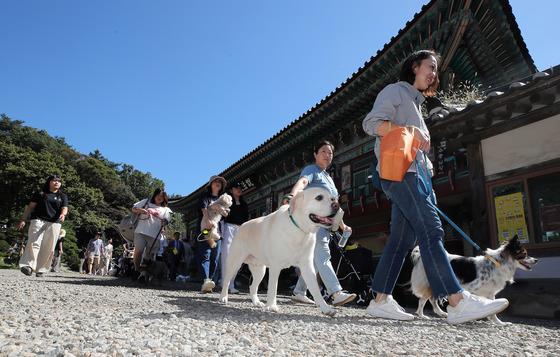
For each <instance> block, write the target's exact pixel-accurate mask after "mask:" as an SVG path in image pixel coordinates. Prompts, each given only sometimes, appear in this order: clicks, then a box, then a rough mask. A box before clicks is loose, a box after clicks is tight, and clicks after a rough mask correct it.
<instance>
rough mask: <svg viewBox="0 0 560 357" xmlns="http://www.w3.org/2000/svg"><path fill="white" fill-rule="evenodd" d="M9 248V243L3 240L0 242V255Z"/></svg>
mask: <svg viewBox="0 0 560 357" xmlns="http://www.w3.org/2000/svg"><path fill="white" fill-rule="evenodd" d="M10 247H11V246H10V243H8V242H6V241H5V240H0V254H6V253H7V252H8V250H9V249H10Z"/></svg>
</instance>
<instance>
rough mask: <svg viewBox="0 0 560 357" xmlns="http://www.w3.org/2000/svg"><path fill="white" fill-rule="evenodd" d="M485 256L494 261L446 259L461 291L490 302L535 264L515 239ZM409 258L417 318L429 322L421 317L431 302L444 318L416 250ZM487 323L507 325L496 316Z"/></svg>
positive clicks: (435, 311) (480, 256)
mask: <svg viewBox="0 0 560 357" xmlns="http://www.w3.org/2000/svg"><path fill="white" fill-rule="evenodd" d="M486 255H487V256H490V257H491V258H493V259H491V258H488V257H486V256H485V255H479V256H476V257H463V256H460V255H454V254H449V253H447V258H448V259H449V262H450V263H451V267H452V268H453V271H454V272H455V275H456V276H457V279H458V280H459V283H460V284H461V286H462V287H463V289H465V290H467V291H469V292H471V293H473V294H476V295H479V296H483V297H485V298H488V299H492V300H493V299H494V298H495V296H496V294H498V293H499V292H500V291H502V290H503V289H504V288H505V287H506V284H507V283H513V276H514V274H515V271H516V270H517V269H518V268H519V269H521V270H525V271H529V270H531V269H532V268H533V266H534V265H535V264H536V263H537V261H538V259H535V258H532V257H530V256H528V255H527V250H526V249H525V248H524V247H523V246H522V245H521V244H520V243H519V239H518V237H517V235H516V236H514V237H513V238H511V239H510V240H509V241H508V242H507V243H505V244H503V245H502V246H500V247H499V248H498V249H487V250H486ZM411 258H412V263H413V264H414V268H413V269H412V275H411V278H410V284H411V290H412V293H413V294H414V295H415V296H416V297H418V298H419V299H420V301H418V309H417V310H416V314H417V315H418V317H420V318H428V317H427V316H425V315H424V306H425V305H426V302H427V301H430V303H431V304H432V307H433V309H434V313H435V314H436V315H438V316H440V317H444V316H447V313H445V312H444V311H443V310H442V309H441V308H440V307H439V305H438V304H437V302H436V300H435V299H434V297H433V295H432V289H431V287H430V283H429V282H428V278H427V276H426V272H425V271H424V265H423V264H422V259H420V258H421V257H420V249H419V247H418V246H416V247H415V248H414V250H413V251H412V254H411ZM492 260H494V261H492ZM488 319H489V320H490V321H492V322H494V323H496V324H498V325H505V324H506V323H504V322H502V321H500V319H498V317H497V316H496V315H493V316H489V317H488Z"/></svg>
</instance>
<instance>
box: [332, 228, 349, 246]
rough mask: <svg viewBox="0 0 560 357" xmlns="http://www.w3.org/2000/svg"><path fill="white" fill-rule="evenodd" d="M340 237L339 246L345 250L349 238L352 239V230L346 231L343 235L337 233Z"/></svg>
mask: <svg viewBox="0 0 560 357" xmlns="http://www.w3.org/2000/svg"><path fill="white" fill-rule="evenodd" d="M336 234H337V235H338V246H339V247H340V248H344V246H345V245H346V242H348V238H350V236H351V235H352V231H351V230H345V231H343V232H342V234H340V233H336Z"/></svg>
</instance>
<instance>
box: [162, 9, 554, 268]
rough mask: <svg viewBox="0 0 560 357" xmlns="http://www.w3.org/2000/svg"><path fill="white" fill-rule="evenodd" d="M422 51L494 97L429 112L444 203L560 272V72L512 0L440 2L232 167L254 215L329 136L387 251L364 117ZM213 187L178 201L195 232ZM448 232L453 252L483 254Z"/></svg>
mask: <svg viewBox="0 0 560 357" xmlns="http://www.w3.org/2000/svg"><path fill="white" fill-rule="evenodd" d="M418 49H434V50H436V51H437V52H438V53H440V54H441V56H442V61H441V64H440V81H441V84H440V89H442V90H443V91H445V90H447V89H450V88H453V86H455V85H457V84H458V83H467V82H468V83H470V84H471V85H472V86H474V87H476V88H479V90H480V93H481V94H482V98H481V99H480V100H477V101H472V102H470V103H468V104H467V105H466V106H465V107H463V108H459V110H457V109H452V108H446V107H445V106H438V105H436V106H435V107H432V108H429V112H427V113H426V121H427V123H428V126H429V128H430V133H431V135H432V152H431V155H430V156H431V159H432V161H433V162H434V166H435V176H434V178H433V183H434V189H435V191H436V193H437V196H438V203H439V207H440V208H441V209H442V210H443V211H444V212H446V213H447V214H448V215H449V216H450V217H451V218H452V219H453V220H454V221H455V222H456V223H457V224H458V225H459V226H461V227H462V228H463V230H464V231H465V232H467V234H469V235H470V236H471V237H472V238H473V240H474V241H476V242H477V243H478V244H479V245H480V246H481V247H482V248H489V247H490V248H493V247H496V246H497V245H498V244H499V243H500V242H501V241H503V240H504V239H507V238H508V237H511V236H512V235H514V234H517V235H518V236H519V237H520V238H521V239H522V240H523V241H524V242H526V243H527V247H528V250H529V254H531V255H532V256H536V257H539V258H541V262H540V263H539V265H537V267H539V266H541V267H542V268H539V269H536V270H538V271H535V272H534V273H535V274H533V277H538V278H560V269H551V268H550V267H551V266H556V267H559V266H560V68H558V67H557V68H552V69H550V70H548V71H545V72H537V69H536V67H535V65H534V63H533V60H532V58H531V56H530V54H529V51H528V49H527V47H526V45H525V43H524V41H523V38H522V36H521V32H520V30H519V27H518V25H517V23H516V21H515V17H514V15H513V13H512V9H511V6H510V5H509V3H508V1H506V0H455V1H453V0H432V1H430V2H429V3H428V4H427V5H425V6H423V7H422V9H421V11H420V12H419V13H417V14H415V16H414V17H413V18H412V19H411V20H410V21H409V22H407V24H406V25H405V27H404V28H403V29H401V30H400V31H399V32H398V33H397V34H396V35H395V36H394V37H393V38H391V39H390V41H389V42H388V43H387V44H385V46H384V47H383V48H382V49H380V50H378V51H377V53H376V54H375V55H374V56H372V57H371V58H370V59H369V60H368V61H367V62H366V63H364V65H363V66H362V67H360V68H358V69H357V70H356V72H355V73H353V74H352V75H351V76H350V77H349V78H347V79H346V80H345V81H344V82H343V83H342V84H340V85H339V86H338V87H337V88H335V89H334V90H333V91H332V92H331V93H330V94H329V95H328V96H327V97H326V98H324V99H323V100H321V101H320V102H319V103H316V104H315V105H314V106H313V107H312V108H310V109H309V110H308V111H307V112H305V113H304V114H302V115H301V116H300V117H299V118H298V119H296V120H294V121H293V122H292V123H290V124H289V125H288V126H286V127H285V128H284V129H282V130H281V131H280V132H278V133H276V134H274V135H273V136H272V137H271V138H270V139H268V140H267V141H266V142H264V143H263V144H261V145H260V146H259V147H257V148H255V149H254V150H252V151H251V152H250V153H248V154H247V155H245V156H244V157H242V158H240V159H239V160H238V161H237V162H235V163H233V164H232V165H231V166H230V167H228V168H227V169H225V170H224V171H223V172H221V173H220V175H221V176H223V177H225V178H226V179H227V180H228V181H229V182H234V181H241V182H243V183H244V185H245V187H244V197H245V199H246V200H247V202H248V203H249V207H250V215H251V217H252V218H254V217H259V216H262V215H265V214H268V213H270V212H272V211H274V210H275V209H276V208H277V207H278V204H279V201H280V198H281V197H282V196H283V195H284V194H285V193H288V192H289V191H290V190H291V187H292V186H293V184H294V183H295V182H296V181H297V179H298V177H299V173H300V171H301V169H302V168H303V167H304V166H305V165H307V164H309V163H312V162H313V150H314V144H315V143H317V142H319V141H320V140H323V139H326V140H329V141H330V142H331V143H333V144H334V146H335V149H336V150H335V156H334V160H333V165H332V166H331V167H330V168H329V172H330V174H331V176H332V177H333V178H334V181H335V183H336V185H337V188H338V190H339V193H340V203H341V205H342V207H343V209H344V211H345V221H346V223H347V224H348V225H350V226H352V227H353V232H354V233H353V237H354V238H355V239H357V241H358V242H359V244H360V245H362V246H364V247H367V248H368V249H370V250H371V251H372V253H373V255H374V257H378V256H379V255H380V253H381V252H382V250H383V247H384V245H385V242H386V240H387V237H388V230H389V218H390V203H389V201H388V200H387V198H386V196H385V195H384V194H383V193H382V192H381V191H378V190H376V189H375V188H374V187H373V185H372V183H371V181H370V179H369V176H370V172H371V164H372V157H373V147H374V138H372V137H370V136H367V135H366V134H365V133H364V131H363V130H362V120H363V118H364V117H365V115H366V114H367V113H368V112H369V111H370V110H371V108H372V105H373V102H374V101H375V98H376V95H377V93H378V92H379V91H380V90H381V89H382V88H384V87H385V86H386V85H387V84H389V83H393V82H396V81H397V80H398V71H399V68H400V65H401V64H402V62H403V61H404V59H405V58H406V57H407V56H408V55H409V54H410V53H411V52H413V51H415V50H418ZM444 104H445V103H444ZM204 189H205V186H204V185H203V186H201V187H200V188H199V189H197V190H196V191H194V192H192V193H190V194H188V195H187V196H184V197H182V198H180V199H176V200H173V201H172V202H170V206H171V207H172V208H173V209H174V210H177V211H180V212H182V213H184V214H185V218H186V224H187V226H188V229H189V234H190V235H194V234H195V232H196V231H197V228H198V227H196V222H197V210H198V207H197V204H198V198H199V197H200V195H201V193H202V192H203V190H204ZM444 229H445V246H446V249H447V250H448V251H450V252H454V253H458V254H466V255H471V254H474V253H476V252H473V249H472V247H470V246H469V245H468V244H467V243H465V242H464V241H463V240H462V239H461V237H460V236H459V235H458V234H457V233H456V232H455V231H454V230H453V229H452V228H451V227H450V226H448V225H447V224H445V225H444ZM547 267H548V268H547ZM527 277H528V278H529V275H528V274H527Z"/></svg>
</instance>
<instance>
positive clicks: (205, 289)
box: [200, 279, 216, 294]
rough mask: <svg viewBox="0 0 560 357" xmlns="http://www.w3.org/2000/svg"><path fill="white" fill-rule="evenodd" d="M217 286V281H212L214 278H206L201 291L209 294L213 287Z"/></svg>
mask: <svg viewBox="0 0 560 357" xmlns="http://www.w3.org/2000/svg"><path fill="white" fill-rule="evenodd" d="M215 286H216V283H214V282H213V281H212V279H204V283H203V284H202V288H201V289H200V291H201V292H203V293H205V294H207V293H211V292H212V289H214V287H215Z"/></svg>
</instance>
